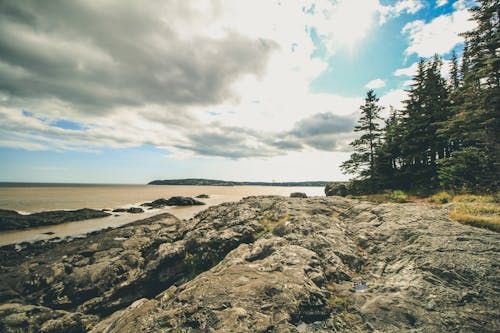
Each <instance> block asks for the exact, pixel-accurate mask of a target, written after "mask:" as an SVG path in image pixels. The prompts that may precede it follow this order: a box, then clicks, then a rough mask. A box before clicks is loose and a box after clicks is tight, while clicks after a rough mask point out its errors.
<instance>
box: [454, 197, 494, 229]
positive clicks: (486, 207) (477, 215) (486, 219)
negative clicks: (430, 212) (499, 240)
mask: <svg viewBox="0 0 500 333" xmlns="http://www.w3.org/2000/svg"><path fill="white" fill-rule="evenodd" d="M450 218H451V219H452V220H455V221H458V222H460V223H464V224H468V225H471V226H474V227H478V228H484V229H489V230H493V231H496V232H500V206H499V205H496V204H459V205H457V206H455V207H454V208H453V209H452V211H451V212H450Z"/></svg>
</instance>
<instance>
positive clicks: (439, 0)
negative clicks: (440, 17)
mask: <svg viewBox="0 0 500 333" xmlns="http://www.w3.org/2000/svg"><path fill="white" fill-rule="evenodd" d="M447 3H448V0H437V1H436V7H441V6H444V5H446V4H447Z"/></svg>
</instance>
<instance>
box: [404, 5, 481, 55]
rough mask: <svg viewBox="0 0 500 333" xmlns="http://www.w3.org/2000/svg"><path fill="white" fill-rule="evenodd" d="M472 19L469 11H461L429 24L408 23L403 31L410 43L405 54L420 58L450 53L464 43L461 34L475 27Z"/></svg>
mask: <svg viewBox="0 0 500 333" xmlns="http://www.w3.org/2000/svg"><path fill="white" fill-rule="evenodd" d="M470 18H471V16H470V13H469V11H468V10H466V9H461V10H457V11H455V12H453V13H452V14H446V15H441V16H438V17H436V18H435V19H433V20H432V21H431V22H429V23H426V22H425V21H423V20H416V21H413V22H410V23H407V24H406V25H405V26H404V27H403V29H402V30H401V32H402V33H403V34H404V35H406V36H407V38H408V41H409V46H408V48H407V49H406V50H405V53H406V54H407V55H411V54H414V53H415V54H417V55H418V56H420V57H430V56H432V55H434V54H436V53H437V54H440V55H444V54H447V53H449V52H450V51H451V50H452V49H453V48H454V47H455V46H456V45H458V44H460V43H463V37H461V36H460V34H461V33H463V32H466V31H469V30H471V29H473V28H474V27H475V23H474V22H471V21H470Z"/></svg>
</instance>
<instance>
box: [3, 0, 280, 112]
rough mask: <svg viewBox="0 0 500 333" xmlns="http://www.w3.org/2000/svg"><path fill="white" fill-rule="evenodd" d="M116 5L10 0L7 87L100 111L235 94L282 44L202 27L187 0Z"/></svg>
mask: <svg viewBox="0 0 500 333" xmlns="http://www.w3.org/2000/svg"><path fill="white" fill-rule="evenodd" d="M28 4H29V5H28ZM108 5H109V6H110V8H105V7H106V4H98V3H88V2H86V1H72V2H67V1H55V2H51V4H41V3H39V2H37V1H33V2H25V3H19V2H10V3H3V4H2V7H3V8H2V10H1V11H0V13H1V14H0V15H1V16H0V53H1V54H2V61H1V62H0V75H1V76H2V77H3V80H2V83H0V89H1V90H3V91H6V92H8V93H9V94H10V95H12V96H15V97H20V98H56V99H59V100H61V101H63V102H65V103H68V104H69V105H71V106H73V107H74V108H75V109H79V108H80V107H85V109H84V110H85V112H97V113H102V112H109V110H110V109H111V108H113V107H116V106H124V105H125V106H138V105H145V104H172V105H207V104H213V103H218V102H221V101H223V100H225V99H226V98H228V97H230V96H231V95H232V92H231V89H230V85H231V83H233V82H234V81H235V80H236V79H237V78H238V77H240V76H243V75H246V74H255V75H259V73H262V72H263V70H264V68H265V67H264V66H265V65H266V60H267V57H268V55H269V53H270V52H271V51H272V49H273V48H274V47H276V45H275V43H273V42H272V41H270V40H266V39H258V38H249V37H246V36H242V35H241V34H239V33H238V32H235V31H228V32H227V33H226V34H224V35H223V36H220V37H219V38H214V37H212V36H208V35H206V34H203V33H202V30H197V29H201V27H197V26H194V27H193V26H190V25H189V23H190V22H191V20H192V19H193V18H192V16H193V15H195V12H196V11H195V10H194V9H192V8H190V7H189V6H188V5H185V4H183V3H182V2H173V3H162V2H148V3H141V4H139V3H137V4H135V3H133V2H130V3H129V2H127V3H124V4H123V5H121V4H120V3H119V2H117V3H114V4H113V3H109V4H108ZM213 6H215V5H211V6H210V7H213ZM209 16H210V15H209ZM214 16H216V15H215V14H214ZM186 30H188V32H186ZM189 30H190V31H189ZM186 34H191V36H190V38H189V39H188V38H186V36H185V35H186ZM11 36H16V38H11Z"/></svg>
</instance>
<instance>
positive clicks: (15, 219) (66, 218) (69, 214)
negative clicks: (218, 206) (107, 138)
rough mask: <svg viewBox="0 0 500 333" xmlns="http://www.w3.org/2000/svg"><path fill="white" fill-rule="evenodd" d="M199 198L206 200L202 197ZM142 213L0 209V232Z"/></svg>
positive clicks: (187, 201) (159, 203)
mask: <svg viewBox="0 0 500 333" xmlns="http://www.w3.org/2000/svg"><path fill="white" fill-rule="evenodd" d="M201 198H208V196H207V195H206V194H205V195H202V197H201ZM204 204H205V203H204V202H201V201H199V200H196V199H193V198H190V197H182V196H174V197H171V198H170V199H168V200H167V199H164V198H161V199H157V200H155V201H153V202H145V203H143V204H142V205H141V206H142V207H149V209H153V208H163V207H166V206H193V205H204ZM110 212H111V213H129V214H140V213H144V209H142V208H140V207H130V208H115V209H112V210H111V209H101V210H98V209H90V208H82V209H77V210H52V211H43V212H37V213H32V214H20V213H18V212H16V211H13V210H7V209H0V232H1V231H7V230H23V229H30V228H36V227H43V226H50V225H56V224H61V223H65V222H78V221H84V220H90V219H96V218H102V217H107V216H111V215H112V214H111V213H110Z"/></svg>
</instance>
